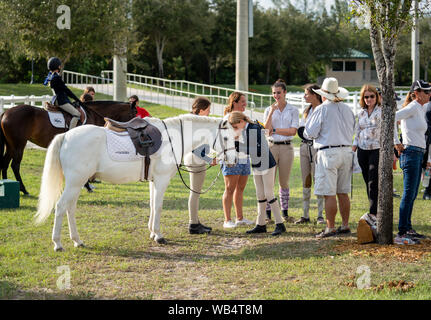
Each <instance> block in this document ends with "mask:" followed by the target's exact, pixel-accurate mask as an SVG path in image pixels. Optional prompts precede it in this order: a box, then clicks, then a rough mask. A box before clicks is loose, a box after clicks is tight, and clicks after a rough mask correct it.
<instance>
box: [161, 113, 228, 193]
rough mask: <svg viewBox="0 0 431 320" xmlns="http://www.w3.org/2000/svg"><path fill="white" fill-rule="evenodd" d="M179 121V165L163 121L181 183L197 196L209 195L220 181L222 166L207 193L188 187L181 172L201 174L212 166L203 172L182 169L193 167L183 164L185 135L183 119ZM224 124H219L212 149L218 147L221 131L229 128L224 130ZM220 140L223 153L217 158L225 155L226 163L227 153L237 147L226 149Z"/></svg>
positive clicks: (225, 139) (225, 138)
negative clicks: (218, 180)
mask: <svg viewBox="0 0 431 320" xmlns="http://www.w3.org/2000/svg"><path fill="white" fill-rule="evenodd" d="M179 121H180V128H181V161H180V163H178V161H177V157H176V155H175V151H174V146H173V144H172V139H171V136H170V134H169V130H168V127H167V126H166V123H165V121H164V120H162V123H163V125H164V127H165V129H166V133H167V134H168V139H169V143H170V145H171V151H172V154H173V156H174V160H175V166H176V167H177V171H178V174H179V176H180V178H181V181H182V182H183V184H184V185H185V186H186V187H187V189H189V190H190V191H192V192H194V193H197V194H204V193H207V192H208V191H209V190H210V189H211V188H212V187H213V186H214V184H215V183H216V181H217V179H218V177H219V176H220V173H221V166H220V170H219V172H218V174H217V176H216V177H215V179H214V180H213V182H212V183H211V185H210V186H209V187H208V188H207V189H206V190H205V191H203V192H202V191H201V192H199V191H195V190H193V189H191V188H190V187H189V186H188V185H187V183H186V182H185V181H184V178H183V176H182V174H181V170H182V171H185V172H189V173H200V172H204V171H207V170H208V169H210V168H211V165H209V166H208V167H207V168H205V169H204V170H201V171H191V170H186V169H183V168H181V167H189V168H192V167H193V166H190V165H184V164H183V159H184V133H183V121H182V120H181V119H179ZM222 123H223V120H222V121H220V123H219V125H218V129H217V134H216V136H215V138H214V142H213V144H212V148H213V149H214V148H215V145H216V142H217V138H218V137H219V136H220V137H221V135H220V132H221V130H227V128H223V127H222ZM219 140H220V145H221V147H222V149H223V150H222V151H221V152H219V153H218V154H217V156H216V158H217V157H218V156H219V155H220V154H223V155H224V159H223V160H224V161H225V160H226V159H227V152H228V151H230V150H234V149H235V147H232V148H226V147H225V145H224V144H223V142H222V141H221V139H219ZM223 140H224V141H225V142H226V141H227V137H224V139H223Z"/></svg>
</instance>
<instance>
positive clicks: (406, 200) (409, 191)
mask: <svg viewBox="0 0 431 320" xmlns="http://www.w3.org/2000/svg"><path fill="white" fill-rule="evenodd" d="M424 153H425V149H422V148H419V147H415V146H407V148H406V149H405V150H404V151H403V153H402V154H401V157H400V168H401V169H402V170H403V184H404V190H403V197H402V199H401V203H400V216H399V222H398V231H399V233H400V234H404V233H405V232H407V231H408V230H410V229H412V222H411V218H412V212H413V203H414V201H415V199H416V196H417V195H418V191H419V183H420V180H421V172H422V167H421V165H422V160H423V156H424Z"/></svg>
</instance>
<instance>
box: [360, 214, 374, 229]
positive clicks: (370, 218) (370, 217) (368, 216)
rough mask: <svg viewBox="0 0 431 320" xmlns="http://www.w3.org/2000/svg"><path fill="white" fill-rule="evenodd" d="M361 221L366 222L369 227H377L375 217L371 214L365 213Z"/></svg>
mask: <svg viewBox="0 0 431 320" xmlns="http://www.w3.org/2000/svg"><path fill="white" fill-rule="evenodd" d="M361 219H364V220H365V221H367V223H368V224H369V225H370V226H377V217H376V216H375V215H373V214H370V213H369V212H367V213H366V214H364V215H363V216H362V217H361Z"/></svg>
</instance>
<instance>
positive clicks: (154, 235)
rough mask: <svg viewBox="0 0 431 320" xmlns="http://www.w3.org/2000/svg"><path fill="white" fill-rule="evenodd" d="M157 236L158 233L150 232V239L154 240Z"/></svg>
mask: <svg viewBox="0 0 431 320" xmlns="http://www.w3.org/2000/svg"><path fill="white" fill-rule="evenodd" d="M155 237H156V234H155V233H152V232H151V234H150V239H151V240H154V239H155Z"/></svg>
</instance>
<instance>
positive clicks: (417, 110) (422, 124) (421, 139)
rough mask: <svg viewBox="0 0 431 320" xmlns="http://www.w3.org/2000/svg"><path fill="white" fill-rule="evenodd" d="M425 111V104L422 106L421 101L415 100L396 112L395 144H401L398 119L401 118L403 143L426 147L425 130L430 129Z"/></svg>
mask: <svg viewBox="0 0 431 320" xmlns="http://www.w3.org/2000/svg"><path fill="white" fill-rule="evenodd" d="M425 111H426V109H425V106H422V105H421V104H420V103H419V102H417V101H416V100H413V101H412V102H410V103H409V104H408V105H407V106H405V107H404V108H402V109H400V110H398V111H397V112H396V113H395V130H394V143H395V144H400V140H399V139H398V125H397V121H399V120H401V134H402V136H403V144H404V145H409V146H415V147H419V148H422V149H425V148H426V145H425V132H426V131H427V129H428V125H427V121H426V118H425Z"/></svg>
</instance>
